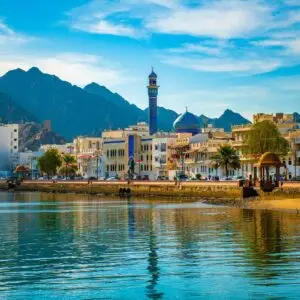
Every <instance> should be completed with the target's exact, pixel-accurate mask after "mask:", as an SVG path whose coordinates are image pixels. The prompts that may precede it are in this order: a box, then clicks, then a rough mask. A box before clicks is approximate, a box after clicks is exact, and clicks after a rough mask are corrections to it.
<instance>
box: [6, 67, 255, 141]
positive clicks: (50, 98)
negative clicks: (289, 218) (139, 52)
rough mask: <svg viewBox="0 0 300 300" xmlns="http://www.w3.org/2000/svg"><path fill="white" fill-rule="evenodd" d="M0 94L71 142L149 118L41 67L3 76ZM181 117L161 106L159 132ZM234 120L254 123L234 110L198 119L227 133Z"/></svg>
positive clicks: (105, 92) (100, 89)
mask: <svg viewBox="0 0 300 300" xmlns="http://www.w3.org/2000/svg"><path fill="white" fill-rule="evenodd" d="M16 86H17V87H18V88H16ZM0 92H3V93H5V94H6V95H9V97H10V98H11V99H13V102H14V103H15V105H16V106H19V107H20V108H23V109H25V108H26V110H27V111H28V112H29V113H31V114H32V115H33V116H36V118H37V119H38V120H41V121H43V120H46V119H49V120H51V121H52V127H53V129H54V131H55V132H58V133H59V134H61V135H62V136H64V137H66V138H67V139H68V140H71V139H72V138H74V137H75V136H78V135H99V134H100V132H101V131H103V130H104V129H117V128H122V127H127V126H128V125H132V124H135V123H136V122H139V121H147V119H148V109H145V110H143V109H141V108H139V107H137V106H136V105H134V104H131V103H130V102H129V101H128V100H126V99H124V98H123V97H122V96H121V95H119V94H118V93H114V92H112V91H110V90H109V89H108V88H106V87H105V86H101V85H99V84H97V83H95V82H91V83H90V84H88V85H86V86H85V87H84V88H80V87H78V86H76V85H72V84H71V83H69V82H68V81H64V80H61V79H60V78H59V77H57V76H56V75H50V74H47V73H43V72H42V71H41V70H40V69H38V68H37V67H32V68H30V69H29V70H28V71H24V70H22V69H20V68H19V69H15V70H11V71H8V72H7V73H6V74H4V75H3V76H2V77H0ZM0 115H1V111H0ZM178 116H179V114H178V113H177V112H175V111H173V110H171V109H167V108H164V107H158V120H159V121H158V122H159V124H158V125H159V129H160V130H165V131H171V130H172V125H173V122H174V121H175V119H176V118H177V117H178ZM231 117H232V118H234V120H233V121H234V122H237V123H236V124H240V123H242V124H244V123H249V122H250V121H249V120H247V119H245V118H244V117H242V116H241V115H240V114H238V113H234V112H233V111H231V110H226V111H225V112H224V113H223V114H222V115H221V116H220V118H208V117H206V116H204V115H200V116H197V118H198V120H199V123H200V125H201V126H202V127H203V126H204V125H205V124H213V125H214V126H217V127H224V128H225V129H226V130H227V131H229V130H230V127H231V124H232V123H233V121H232V120H230V118H231Z"/></svg>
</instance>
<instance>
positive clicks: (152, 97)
mask: <svg viewBox="0 0 300 300" xmlns="http://www.w3.org/2000/svg"><path fill="white" fill-rule="evenodd" d="M158 88H159V86H158V85H157V75H156V74H155V72H154V71H153V68H152V72H151V74H150V75H149V85H148V96H149V120H148V122H149V134H150V135H152V134H155V133H156V132H157V93H158Z"/></svg>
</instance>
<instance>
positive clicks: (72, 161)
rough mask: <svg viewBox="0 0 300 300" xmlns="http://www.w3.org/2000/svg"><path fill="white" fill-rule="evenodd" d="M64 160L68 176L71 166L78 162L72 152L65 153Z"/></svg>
mask: <svg viewBox="0 0 300 300" xmlns="http://www.w3.org/2000/svg"><path fill="white" fill-rule="evenodd" d="M62 160H63V162H64V164H65V171H66V172H65V175H66V178H67V176H68V169H69V166H70V165H72V164H75V163H76V159H75V157H74V156H72V155H71V154H63V156H62Z"/></svg>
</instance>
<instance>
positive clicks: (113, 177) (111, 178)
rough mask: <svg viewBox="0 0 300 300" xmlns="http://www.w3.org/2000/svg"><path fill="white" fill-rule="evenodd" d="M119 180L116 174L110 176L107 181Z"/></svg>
mask: <svg viewBox="0 0 300 300" xmlns="http://www.w3.org/2000/svg"><path fill="white" fill-rule="evenodd" d="M117 180H118V178H116V177H115V176H112V177H108V178H107V179H106V181H117Z"/></svg>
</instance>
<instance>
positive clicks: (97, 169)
mask: <svg viewBox="0 0 300 300" xmlns="http://www.w3.org/2000/svg"><path fill="white" fill-rule="evenodd" d="M96 158H97V180H98V179H99V154H98V153H97V156H96Z"/></svg>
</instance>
